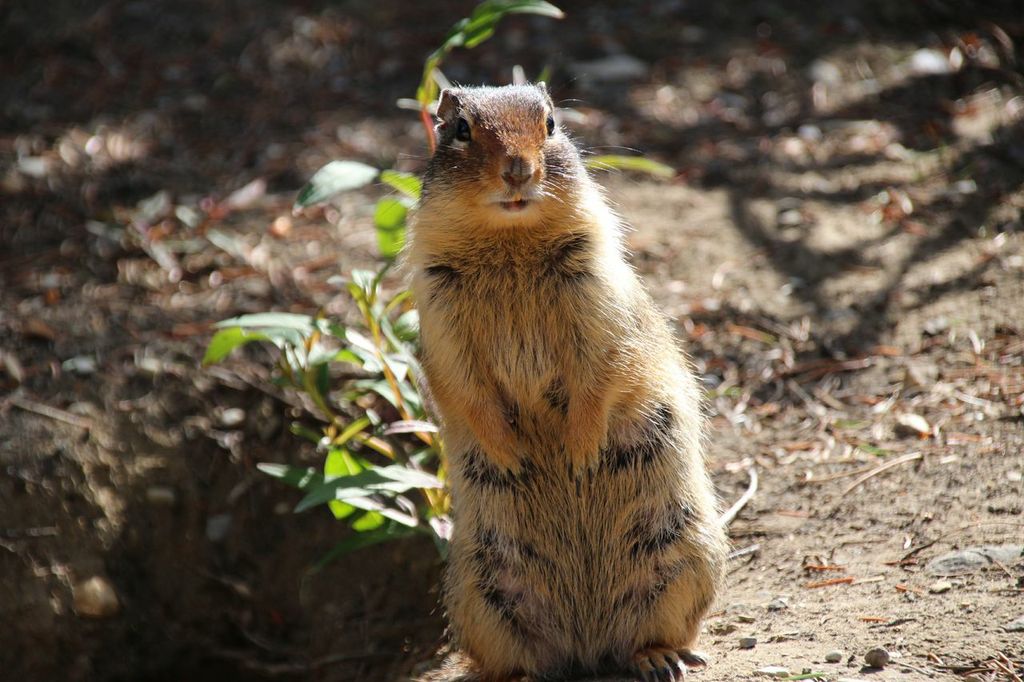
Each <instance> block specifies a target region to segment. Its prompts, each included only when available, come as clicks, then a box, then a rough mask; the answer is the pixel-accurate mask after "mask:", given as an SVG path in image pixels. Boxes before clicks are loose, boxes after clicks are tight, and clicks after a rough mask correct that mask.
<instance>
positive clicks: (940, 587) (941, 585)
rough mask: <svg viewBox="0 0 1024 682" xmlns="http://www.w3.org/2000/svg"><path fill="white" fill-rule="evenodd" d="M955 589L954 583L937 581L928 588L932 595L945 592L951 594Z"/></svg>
mask: <svg viewBox="0 0 1024 682" xmlns="http://www.w3.org/2000/svg"><path fill="white" fill-rule="evenodd" d="M951 589H953V583H951V582H949V581H948V580H936V581H935V582H933V583H932V584H931V586H930V587H929V588H928V591H929V592H931V593H932V594H942V593H943V592H949V591H950V590H951Z"/></svg>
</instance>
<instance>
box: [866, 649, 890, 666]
mask: <svg viewBox="0 0 1024 682" xmlns="http://www.w3.org/2000/svg"><path fill="white" fill-rule="evenodd" d="M891 658H892V657H891V656H890V655H889V652H888V651H886V650H885V649H883V648H882V647H875V648H874V649H871V650H870V651H868V652H867V653H866V654H864V662H865V663H866V664H867V665H868V667H869V668H884V667H885V666H886V665H887V664H888V663H889V661H890V660H891Z"/></svg>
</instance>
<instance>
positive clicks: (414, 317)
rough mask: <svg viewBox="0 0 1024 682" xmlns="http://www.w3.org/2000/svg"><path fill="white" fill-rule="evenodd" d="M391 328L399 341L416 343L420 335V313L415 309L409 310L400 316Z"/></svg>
mask: <svg viewBox="0 0 1024 682" xmlns="http://www.w3.org/2000/svg"><path fill="white" fill-rule="evenodd" d="M391 328H392V330H393V331H394V334H395V337H396V338H397V339H398V340H399V341H403V342H405V343H412V342H414V341H416V339H418V338H419V335H420V314H419V312H418V311H417V310H415V309H413V310H407V311H406V312H404V313H402V314H401V315H399V316H398V319H397V320H395V322H394V324H392V325H391Z"/></svg>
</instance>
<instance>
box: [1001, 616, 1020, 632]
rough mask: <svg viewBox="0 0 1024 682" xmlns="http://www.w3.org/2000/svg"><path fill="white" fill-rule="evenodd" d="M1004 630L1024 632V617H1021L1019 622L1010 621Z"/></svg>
mask: <svg viewBox="0 0 1024 682" xmlns="http://www.w3.org/2000/svg"><path fill="white" fill-rule="evenodd" d="M1003 630H1005V631H1006V632H1024V616H1021V617H1020V618H1018V619H1017V620H1013V621H1010V622H1009V623H1007V624H1006V625H1004V626H1003Z"/></svg>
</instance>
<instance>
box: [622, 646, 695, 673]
mask: <svg viewBox="0 0 1024 682" xmlns="http://www.w3.org/2000/svg"><path fill="white" fill-rule="evenodd" d="M707 664H708V659H707V657H706V656H705V655H704V654H702V653H701V652H699V651H692V650H690V649H672V648H670V647H664V646H650V647H645V648H643V649H641V650H640V651H637V652H636V653H635V654H633V662H632V667H633V672H634V673H635V674H636V676H637V678H638V679H639V680H641V682H679V681H680V680H683V679H684V678H685V677H686V669H687V668H703V667H705V666H706V665H707Z"/></svg>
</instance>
